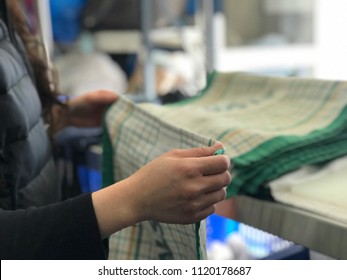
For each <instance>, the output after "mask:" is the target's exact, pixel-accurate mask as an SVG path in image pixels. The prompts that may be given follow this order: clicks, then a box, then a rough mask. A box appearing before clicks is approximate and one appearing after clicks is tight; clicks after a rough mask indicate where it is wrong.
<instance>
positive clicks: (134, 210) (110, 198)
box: [92, 180, 143, 238]
mask: <svg viewBox="0 0 347 280" xmlns="http://www.w3.org/2000/svg"><path fill="white" fill-rule="evenodd" d="M133 192H134V188H133V187H132V186H130V185H129V184H128V182H127V180H123V181H120V182H118V183H116V184H114V185H111V186H109V187H107V188H104V189H102V190H99V191H97V192H94V193H93V194H92V201H93V206H94V211H95V215H96V218H97V221H98V225H99V230H100V234H101V236H102V238H105V237H108V236H109V235H111V234H112V233H114V232H116V231H119V230H121V229H123V228H126V227H128V226H131V225H134V224H136V223H138V222H141V221H142V220H143V219H142V217H141V210H139V209H138V205H136V200H135V197H136V195H138V194H135V193H133Z"/></svg>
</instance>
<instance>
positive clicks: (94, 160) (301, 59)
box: [22, 0, 347, 259]
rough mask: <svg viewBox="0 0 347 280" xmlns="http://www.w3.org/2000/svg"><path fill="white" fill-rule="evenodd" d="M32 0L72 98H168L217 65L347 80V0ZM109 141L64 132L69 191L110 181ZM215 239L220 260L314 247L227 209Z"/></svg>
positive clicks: (211, 224)
mask: <svg viewBox="0 0 347 280" xmlns="http://www.w3.org/2000/svg"><path fill="white" fill-rule="evenodd" d="M22 2H23V5H24V6H25V8H26V14H27V19H28V22H29V24H30V26H31V28H32V29H33V30H34V31H37V32H38V33H40V36H42V38H43V40H44V41H45V43H46V48H47V50H46V51H47V55H49V56H50V58H51V60H52V61H53V63H54V64H55V65H56V67H57V70H58V75H59V79H60V90H61V92H62V93H63V94H65V95H68V96H70V97H72V98H73V97H75V96H77V95H79V94H81V93H83V92H86V91H91V90H95V89H99V88H104V89H110V90H113V91H115V92H117V93H119V94H126V95H128V96H129V98H132V99H133V100H134V101H135V102H144V101H145V102H155V103H158V104H167V103H172V102H176V101H179V100H182V99H185V98H188V97H191V96H194V95H196V94H198V93H199V92H200V90H201V89H203V88H204V86H205V85H206V80H207V77H208V75H209V74H210V73H212V72H214V71H218V72H232V71H242V72H250V73H259V74H263V75H275V76H291V77H294V76H297V77H315V78H323V79H342V80H344V79H347V67H346V66H347V54H346V51H347V36H345V34H346V32H347V17H346V16H345V12H344V11H346V10H347V1H344V0H329V1H324V0H305V1H302V0H252V1H244V0H224V1H223V0H175V1H169V0H142V1H140V0H127V1H121V0H36V1H35V0H22ZM99 141H100V129H95V130H76V129H74V128H69V129H68V130H67V131H65V132H64V133H63V134H62V135H59V136H58V137H57V142H58V143H60V144H61V151H60V153H61V154H63V155H64V161H61V162H60V164H61V170H62V172H64V174H65V185H66V186H67V187H66V192H71V188H70V187H69V186H71V185H74V186H76V184H77V185H78V186H79V188H78V189H74V190H73V191H74V192H76V193H78V192H87V191H92V190H96V189H98V188H100V185H101V174H100V169H101V159H100V157H101V153H102V150H101V147H100V146H99V145H98V143H99ZM66 143H68V144H66ZM66 158H68V159H69V161H66V160H65V159H66ZM69 195H70V194H67V196H69ZM207 241H208V244H207V249H208V252H209V258H211V259H253V258H266V257H268V256H273V257H274V258H287V257H288V258H291V257H293V258H295V256H298V258H312V256H313V252H311V251H309V250H307V249H306V248H304V247H302V246H298V245H295V244H293V243H291V242H289V241H286V240H282V239H280V238H279V237H277V236H274V235H271V234H269V233H266V232H263V231H260V230H258V229H255V228H251V227H249V226H247V225H244V224H240V223H238V222H236V221H233V220H230V219H226V218H223V217H220V216H217V215H213V216H211V217H210V218H209V219H208V221H207ZM286 250H287V251H286ZM278 252H282V255H281V256H277V255H276V257H275V254H276V253H278ZM309 254H311V255H310V256H309ZM320 258H325V256H320Z"/></svg>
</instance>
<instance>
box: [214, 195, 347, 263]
mask: <svg viewBox="0 0 347 280" xmlns="http://www.w3.org/2000/svg"><path fill="white" fill-rule="evenodd" d="M216 214H218V215H221V216H224V217H227V218H231V219H233V220H236V221H238V222H242V223H245V224H248V225H250V226H253V227H256V228H259V229H261V230H264V231H267V232H269V233H272V234H275V235H277V236H279V237H282V238H284V239H286V240H289V241H293V242H294V243H297V244H301V245H303V246H305V247H306V248H309V249H312V250H314V251H317V252H320V253H322V254H325V255H327V256H330V257H332V258H336V259H347V224H343V223H341V222H338V221H334V220H332V219H330V218H326V217H324V216H320V215H317V214H315V213H313V212H309V211H305V210H302V209H298V208H295V207H291V206H289V205H285V204H282V203H277V202H272V201H265V200H261V199H256V198H253V197H249V196H243V195H242V196H236V197H235V198H232V199H228V200H225V201H223V202H221V203H219V204H218V205H217V206H216Z"/></svg>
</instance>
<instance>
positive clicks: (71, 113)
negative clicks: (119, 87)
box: [67, 90, 118, 127]
mask: <svg viewBox="0 0 347 280" xmlns="http://www.w3.org/2000/svg"><path fill="white" fill-rule="evenodd" d="M117 98H118V96H117V94H115V93H114V92H112V91H107V90H98V91H92V92H88V93H85V94H83V95H80V96H78V97H76V98H74V99H71V100H70V101H69V102H68V118H67V125H73V126H78V127H93V126H94V127H95V126H100V125H101V123H102V118H103V114H104V111H105V108H106V107H107V106H108V105H110V104H112V103H113V102H115V101H116V100H117Z"/></svg>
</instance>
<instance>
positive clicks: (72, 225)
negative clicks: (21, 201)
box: [0, 194, 107, 260]
mask: <svg viewBox="0 0 347 280" xmlns="http://www.w3.org/2000/svg"><path fill="white" fill-rule="evenodd" d="M104 245H105V242H104V241H103V240H101V237H100V233H99V228H98V225H97V220H96V216H95V212H94V208H93V203H92V199H91V195H90V194H84V195H81V196H78V197H76V198H72V199H68V200H66V201H64V202H61V203H57V204H52V205H49V206H45V207H38V208H35V207H30V208H28V209H25V210H15V211H7V210H2V209H1V210H0V259H35V260H42V259H82V260H84V259H106V258H107V249H106V248H105V246H104Z"/></svg>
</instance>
